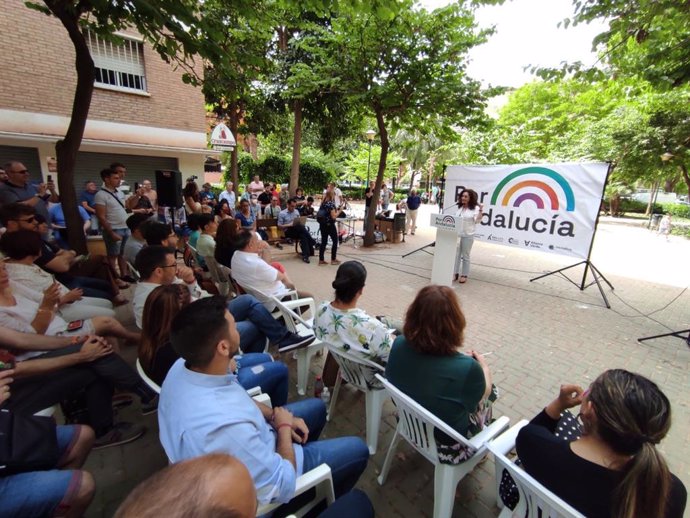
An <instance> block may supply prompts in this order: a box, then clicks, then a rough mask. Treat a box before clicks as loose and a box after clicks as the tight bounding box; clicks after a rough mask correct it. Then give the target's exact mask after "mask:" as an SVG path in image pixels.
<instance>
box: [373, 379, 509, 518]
mask: <svg viewBox="0 0 690 518" xmlns="http://www.w3.org/2000/svg"><path fill="white" fill-rule="evenodd" d="M376 378H377V379H378V380H379V381H380V382H381V383H382V384H383V385H384V387H385V388H386V391H387V392H388V394H389V395H390V396H391V398H392V399H393V402H394V403H395V406H396V407H397V411H398V414H399V419H398V426H397V428H396V429H395V435H394V436H393V440H392V441H391V445H390V447H389V448H388V453H387V454H386V460H385V461H384V463H383V468H382V469H381V475H379V478H378V481H379V484H381V485H383V484H384V483H385V481H386V477H387V476H388V471H389V470H390V467H391V463H392V461H393V456H394V454H395V449H396V447H397V445H398V442H399V441H400V439H401V438H404V439H405V440H406V441H407V442H408V443H410V445H412V447H413V448H414V449H415V450H417V451H418V452H419V453H421V454H422V455H423V456H424V457H425V458H426V459H427V460H428V461H429V462H431V463H432V464H433V465H434V514H433V517H434V518H450V516H451V514H452V513H453V506H454V504H455V490H456V488H457V486H458V483H459V482H460V480H461V479H462V478H463V477H464V476H465V475H467V474H468V473H470V472H471V471H472V470H473V469H474V467H475V466H476V465H477V464H478V463H479V461H480V460H482V459H483V458H484V457H485V456H486V454H487V453H488V449H487V444H486V443H487V442H488V441H489V440H490V439H492V438H494V437H495V436H496V435H498V434H499V433H501V432H502V431H503V430H505V429H506V428H507V427H508V422H509V419H508V418H507V417H506V416H502V417H499V418H498V419H496V421H494V422H493V423H492V424H491V425H489V426H487V427H486V428H484V430H482V431H481V432H480V433H479V434H477V435H475V436H474V437H472V439H469V440H468V439H466V438H465V437H463V436H462V435H461V434H460V433H458V432H457V431H456V430H454V429H453V428H451V427H450V426H449V425H447V424H446V423H444V422H443V421H441V420H440V419H439V418H438V417H436V416H435V415H434V414H432V413H431V412H429V411H428V410H427V409H425V408H424V407H423V406H421V405H420V404H419V403H417V402H416V401H415V400H413V399H412V398H411V397H409V396H407V395H406V394H404V393H403V392H402V391H401V390H400V389H398V388H396V387H395V386H394V385H393V384H392V383H391V382H389V381H387V380H386V379H385V378H384V377H383V376H381V375H380V374H377V375H376ZM436 429H438V430H439V431H441V432H443V433H445V434H446V435H448V436H449V437H450V438H451V439H453V440H454V441H457V442H458V443H461V444H463V445H465V446H468V447H470V448H472V449H474V450H475V453H474V455H473V456H472V457H470V458H469V459H467V460H466V461H464V462H461V463H460V464H442V463H441V462H440V461H439V458H438V451H437V448H436V439H435V438H434V430H436Z"/></svg>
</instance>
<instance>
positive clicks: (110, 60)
mask: <svg viewBox="0 0 690 518" xmlns="http://www.w3.org/2000/svg"><path fill="white" fill-rule="evenodd" d="M86 43H87V45H88V46H89V50H90V51H91V57H92V58H93V62H94V65H95V66H96V84H97V85H109V86H115V87H117V88H121V89H125V90H133V91H137V92H146V69H145V68H144V47H143V44H142V43H141V42H139V41H135V40H131V39H127V38H125V39H124V41H123V42H122V43H120V44H117V43H112V42H110V41H106V40H104V39H103V38H100V37H99V36H98V35H96V34H95V33H93V32H91V31H88V32H87V33H86Z"/></svg>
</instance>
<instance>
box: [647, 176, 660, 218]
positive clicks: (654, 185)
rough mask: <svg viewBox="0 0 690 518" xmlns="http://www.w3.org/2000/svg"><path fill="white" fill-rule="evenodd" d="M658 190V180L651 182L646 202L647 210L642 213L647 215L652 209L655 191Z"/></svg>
mask: <svg viewBox="0 0 690 518" xmlns="http://www.w3.org/2000/svg"><path fill="white" fill-rule="evenodd" d="M658 190H659V180H654V182H652V190H651V191H650V193H649V201H648V202H647V210H646V211H645V213H644V215H645V216H649V215H650V214H651V213H652V212H653V211H654V202H655V201H656V193H657V191H658Z"/></svg>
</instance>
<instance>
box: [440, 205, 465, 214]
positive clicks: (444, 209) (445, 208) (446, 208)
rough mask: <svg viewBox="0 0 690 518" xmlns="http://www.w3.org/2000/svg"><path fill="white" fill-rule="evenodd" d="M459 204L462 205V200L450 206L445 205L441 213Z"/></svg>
mask: <svg viewBox="0 0 690 518" xmlns="http://www.w3.org/2000/svg"><path fill="white" fill-rule="evenodd" d="M458 205H460V202H458V203H453V205H451V206H450V207H444V208H443V210H441V214H445V213H446V211H447V210H448V209H452V208H453V207H457V206H458Z"/></svg>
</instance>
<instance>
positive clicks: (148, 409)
mask: <svg viewBox="0 0 690 518" xmlns="http://www.w3.org/2000/svg"><path fill="white" fill-rule="evenodd" d="M157 411H158V396H157V395H156V397H155V398H153V399H152V400H151V401H149V402H148V403H144V402H143V401H142V402H141V415H149V414H153V413H154V412H157Z"/></svg>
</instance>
